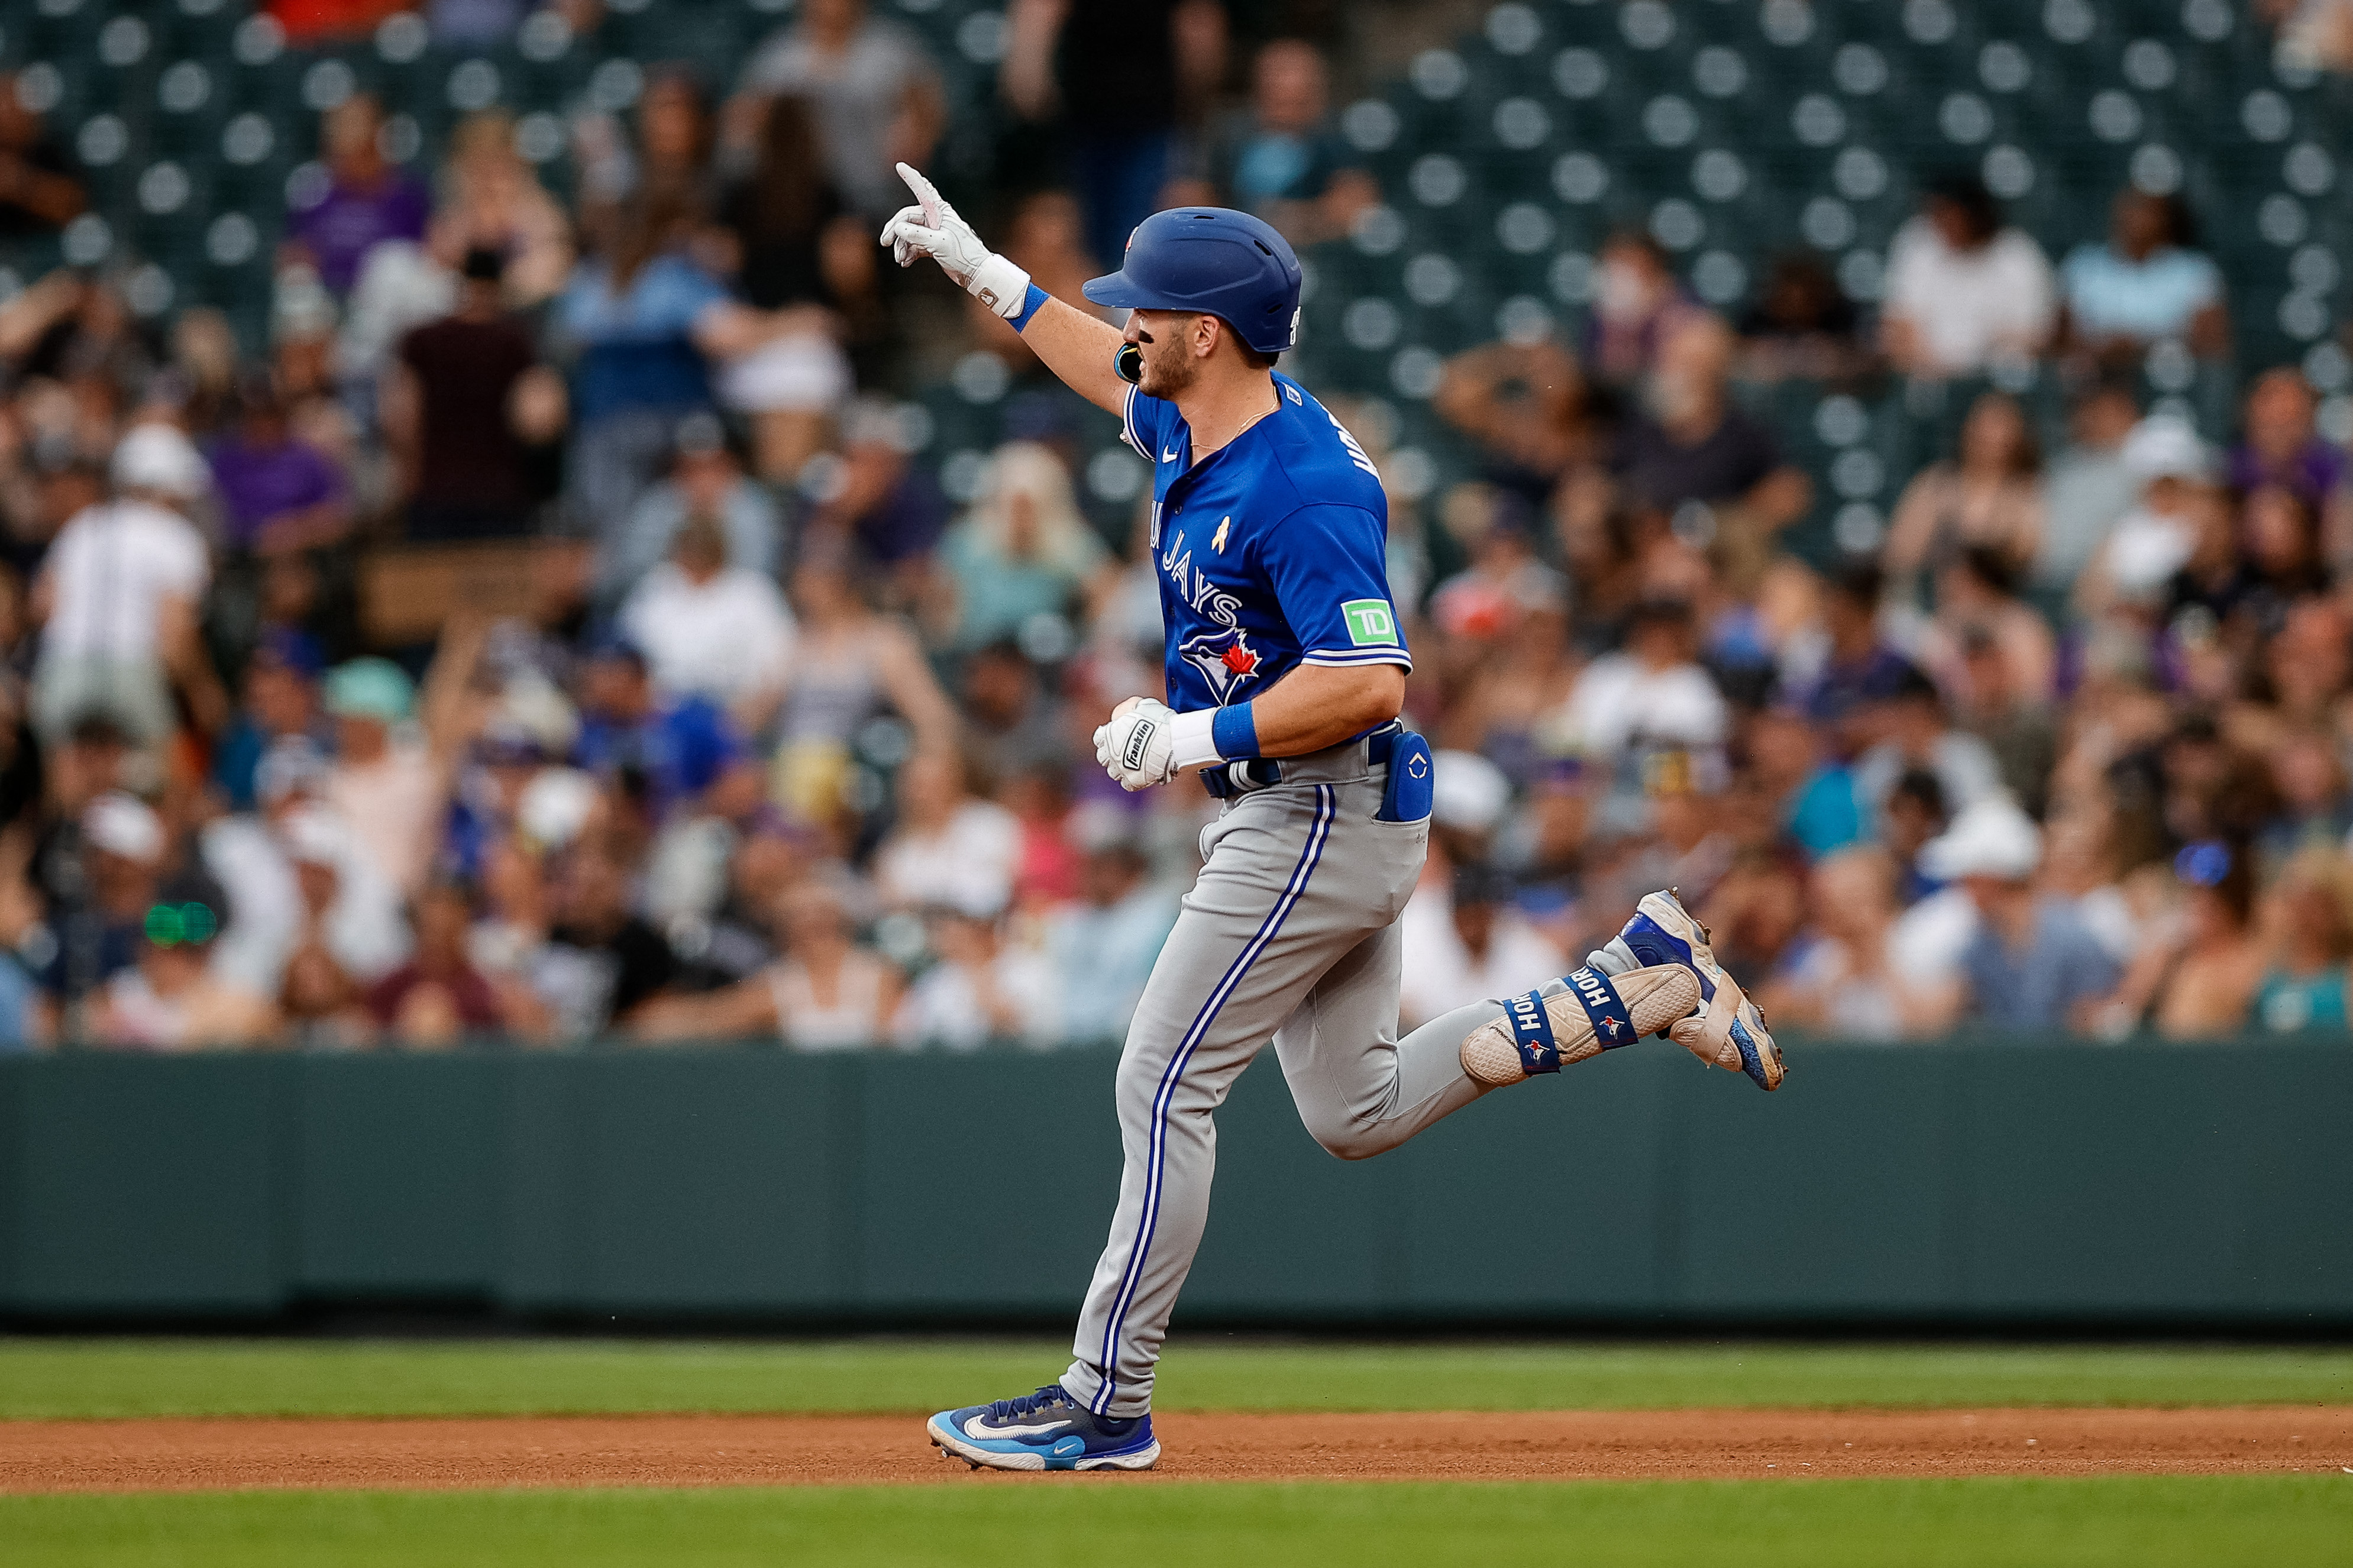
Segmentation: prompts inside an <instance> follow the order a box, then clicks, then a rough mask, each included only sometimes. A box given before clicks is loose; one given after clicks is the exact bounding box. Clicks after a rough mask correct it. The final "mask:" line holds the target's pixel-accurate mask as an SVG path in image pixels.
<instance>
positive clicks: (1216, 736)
mask: <svg viewBox="0 0 2353 1568" xmlns="http://www.w3.org/2000/svg"><path fill="white" fill-rule="evenodd" d="M1209 739H1210V743H1211V744H1213V745H1215V746H1216V747H1217V748H1218V755H1219V758H1220V759H1221V760H1223V761H1225V762H1229V763H1239V762H1246V761H1248V760H1249V759H1250V758H1252V757H1255V756H1257V755H1258V715H1257V714H1256V713H1255V712H1254V711H1252V709H1251V705H1250V703H1247V702H1236V703H1232V704H1230V705H1229V706H1227V707H1224V708H1218V709H1213V710H1211V711H1210V714H1209Z"/></svg>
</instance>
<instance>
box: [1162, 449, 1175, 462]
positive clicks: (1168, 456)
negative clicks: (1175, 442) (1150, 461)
mask: <svg viewBox="0 0 2353 1568" xmlns="http://www.w3.org/2000/svg"><path fill="white" fill-rule="evenodd" d="M1160 460H1161V461H1162V462H1164V463H1173V462H1175V461H1176V447H1169V448H1168V450H1166V451H1165V452H1163V453H1161V454H1160Z"/></svg>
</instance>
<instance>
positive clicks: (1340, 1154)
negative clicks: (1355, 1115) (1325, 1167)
mask: <svg viewBox="0 0 2353 1568" xmlns="http://www.w3.org/2000/svg"><path fill="white" fill-rule="evenodd" d="M1305 1120H1306V1121H1307V1134H1308V1136H1309V1137H1311V1138H1313V1139H1314V1140H1315V1142H1316V1144H1317V1146H1318V1147H1320V1148H1321V1149H1322V1150H1323V1151H1324V1152H1325V1153H1326V1154H1329V1155H1331V1156H1332V1157H1333V1158H1334V1159H1335V1160H1369V1159H1371V1158H1372V1157H1373V1156H1374V1155H1376V1154H1379V1153H1384V1152H1387V1151H1388V1149H1389V1147H1390V1142H1389V1141H1388V1139H1385V1138H1382V1137H1380V1136H1378V1135H1377V1132H1376V1131H1375V1130H1374V1129H1372V1128H1369V1127H1366V1126H1365V1125H1364V1124H1363V1123H1361V1122H1356V1121H1349V1120H1348V1119H1347V1118H1345V1117H1344V1116H1313V1117H1308V1118H1306V1119H1305Z"/></svg>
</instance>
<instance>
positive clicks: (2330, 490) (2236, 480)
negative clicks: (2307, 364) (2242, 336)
mask: <svg viewBox="0 0 2353 1568" xmlns="http://www.w3.org/2000/svg"><path fill="white" fill-rule="evenodd" d="M2315 412H2316V410H2315V405H2314V400H2313V395H2312V387H2311V385H2310V384H2308V383H2307V382H2306V380H2305V379H2304V375H2303V374H2302V373H2301V372H2299V371H2296V370H2295V369H2293V368H2292V367H2290V366H2287V365H2281V366H2278V367H2277V368H2275V369H2273V370H2267V371H2265V372H2263V374H2261V375H2259V376H2257V377H2256V378H2255V384H2254V385H2253V386H2252V387H2249V388H2248V389H2247V404H2246V434H2245V436H2244V437H2242V439H2241V441H2240V442H2239V444H2238V445H2237V446H2236V447H2232V449H2231V472H2230V483H2231V488H2232V489H2236V490H2242V491H2244V490H2255V489H2262V488H2263V486H2265V485H2278V486H2280V487H2282V488H2283V489H2291V490H2294V491H2295V493H2296V494H2297V495H2299V496H2301V497H2303V498H2304V500H2305V501H2306V503H2307V504H2308V505H2311V506H2315V507H2324V506H2327V505H2328V504H2329V503H2330V502H2331V501H2332V500H2335V499H2336V496H2337V491H2339V490H2340V489H2344V487H2345V481H2346V477H2347V468H2348V462H2347V458H2346V456H2345V453H2344V451H2343V450H2342V449H2341V448H2339V447H2332V446H2330V445H2329V444H2328V443H2327V441H2325V440H2323V439H2321V437H2320V434H2319V432H2318V431H2317V430H2316V429H2315V428H2314V427H2313V420H2314V415H2315Z"/></svg>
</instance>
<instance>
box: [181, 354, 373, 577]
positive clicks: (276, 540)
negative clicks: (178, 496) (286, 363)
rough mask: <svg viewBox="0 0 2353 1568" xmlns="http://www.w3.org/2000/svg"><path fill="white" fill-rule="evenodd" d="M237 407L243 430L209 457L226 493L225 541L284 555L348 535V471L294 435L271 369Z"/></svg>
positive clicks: (252, 381)
mask: <svg viewBox="0 0 2353 1568" xmlns="http://www.w3.org/2000/svg"><path fill="white" fill-rule="evenodd" d="M237 410H238V417H237V426H236V428H235V429H234V430H232V431H231V432H230V433H229V434H228V435H227V436H225V437H222V438H221V439H220V440H219V441H216V442H215V443H214V445H213V448H212V451H211V453H210V454H209V457H210V461H211V463H212V470H213V483H214V484H215V485H216V487H217V488H218V489H219V491H220V499H221V531H222V542H224V543H225V544H227V546H228V547H229V548H230V549H232V550H241V551H251V552H254V553H255V554H257V555H280V554H283V553H285V552H288V551H292V550H307V549H310V548H311V547H313V546H315V545H321V544H326V543H330V542H332V541H334V540H337V539H340V538H341V537H343V531H345V529H347V528H348V527H349V526H350V525H351V507H350V493H349V490H348V489H347V488H346V487H345V485H344V483H343V473H342V471H341V470H340V469H338V468H336V467H335V465H334V463H333V462H332V461H331V460H330V459H329V458H327V456H326V455H325V454H324V453H322V452H321V451H320V450H319V449H318V448H317V447H313V446H311V445H310V444H309V443H308V442H305V441H301V440H298V439H297V438H296V437H295V436H294V432H293V429H292V427H291V426H290V425H289V424H288V422H287V418H286V407H285V405H284V403H283V402H282V401H281V400H280V397H279V395H278V388H277V385H276V384H274V383H273V382H272V381H271V380H270V379H269V374H268V373H267V372H261V373H258V374H253V375H250V376H248V377H247V379H246V381H245V383H244V384H243V385H242V386H240V387H239V388H238V394H237Z"/></svg>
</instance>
